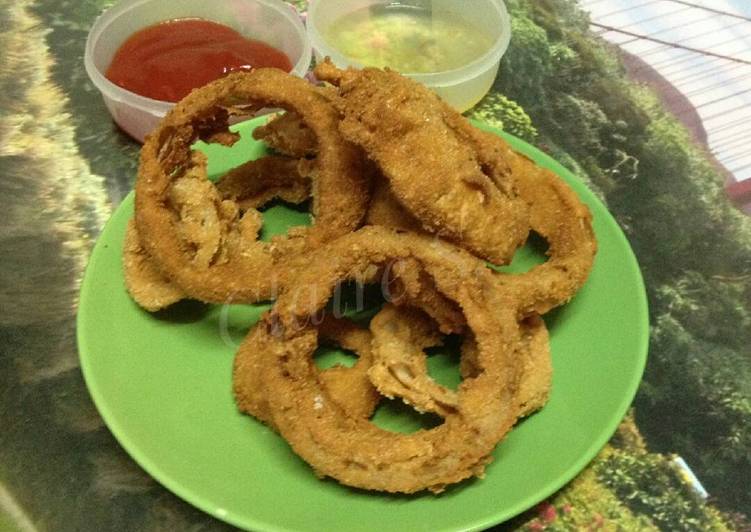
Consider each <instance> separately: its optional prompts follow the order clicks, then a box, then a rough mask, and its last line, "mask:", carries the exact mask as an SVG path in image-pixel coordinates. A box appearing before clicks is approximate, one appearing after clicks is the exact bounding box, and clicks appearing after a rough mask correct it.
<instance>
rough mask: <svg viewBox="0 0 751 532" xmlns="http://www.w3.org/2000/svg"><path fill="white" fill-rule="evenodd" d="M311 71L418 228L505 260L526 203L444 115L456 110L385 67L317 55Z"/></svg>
mask: <svg viewBox="0 0 751 532" xmlns="http://www.w3.org/2000/svg"><path fill="white" fill-rule="evenodd" d="M315 74H316V76H317V77H318V78H319V79H321V80H324V81H328V82H330V83H333V84H334V85H335V86H337V87H338V88H339V96H340V97H339V99H337V100H336V101H335V105H337V107H338V108H339V109H340V112H341V113H342V121H341V123H340V125H339V129H340V131H341V132H342V134H343V135H344V137H345V138H347V139H348V140H350V141H352V142H354V143H356V144H358V145H359V146H361V147H362V148H363V149H364V150H365V151H366V153H367V154H368V156H369V157H370V158H371V159H372V160H373V161H375V162H376V163H377V165H378V166H379V167H380V169H381V171H382V172H383V174H384V176H385V177H386V178H387V179H388V181H389V183H390V186H391V191H392V192H393V194H394V196H395V197H396V198H397V199H398V200H399V202H400V203H402V204H403V205H404V206H405V207H406V208H407V209H408V210H409V211H410V212H411V213H412V214H413V215H414V216H415V217H416V218H417V219H419V220H420V222H421V223H422V225H423V226H424V227H425V229H426V230H428V231H429V232H432V233H436V234H438V235H440V236H442V237H444V238H446V239H447V240H450V241H452V242H455V243H457V244H459V245H461V246H463V247H466V248H467V249H469V250H470V251H472V252H473V253H474V254H476V255H478V256H480V257H482V258H485V259H487V260H489V261H490V262H492V263H494V264H507V263H508V262H509V261H510V260H511V257H512V256H513V254H514V251H516V249H517V248H518V247H519V246H520V245H521V244H523V243H524V240H525V239H526V236H527V233H528V230H529V226H528V224H527V205H526V203H525V202H523V201H521V200H520V199H519V198H517V196H516V191H515V190H514V189H513V183H512V182H511V181H510V180H509V179H508V175H509V169H508V166H507V164H506V163H505V162H504V161H503V159H502V158H501V157H499V156H498V154H497V153H495V152H494V151H492V150H484V149H473V148H472V147H471V146H470V145H469V144H468V143H467V142H465V141H464V139H463V138H462V137H461V136H460V135H458V134H457V133H456V132H455V131H454V128H453V127H452V126H451V124H450V122H449V121H448V120H447V118H446V115H456V116H458V117H460V118H462V117H461V115H459V114H458V113H457V112H456V111H454V110H452V109H450V108H449V107H448V106H446V105H445V104H443V102H442V101H441V100H440V99H439V98H438V97H437V96H436V95H435V93H433V92H432V91H430V90H429V89H428V88H426V87H424V86H422V85H420V84H419V83H417V82H415V81H412V80H410V79H408V78H406V77H404V76H401V75H399V74H398V73H397V72H394V71H391V70H388V69H386V70H379V69H375V68H364V69H362V70H356V69H352V68H349V69H347V70H339V69H337V68H336V67H334V66H333V64H332V63H331V62H329V61H324V62H323V63H320V64H319V65H317V66H316V69H315ZM462 119H463V118H462Z"/></svg>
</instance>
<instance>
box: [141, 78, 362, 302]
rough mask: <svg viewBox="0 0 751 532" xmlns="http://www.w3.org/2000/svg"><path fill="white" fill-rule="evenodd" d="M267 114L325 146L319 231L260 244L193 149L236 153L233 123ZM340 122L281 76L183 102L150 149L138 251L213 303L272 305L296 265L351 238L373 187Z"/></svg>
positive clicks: (316, 188)
mask: <svg viewBox="0 0 751 532" xmlns="http://www.w3.org/2000/svg"><path fill="white" fill-rule="evenodd" d="M267 106H274V107H282V108H287V109H290V110H293V111H295V112H297V113H298V114H299V115H300V116H301V118H302V119H303V121H304V122H305V124H306V125H307V126H308V127H309V128H310V129H311V130H312V131H313V132H314V134H315V136H316V139H317V140H318V156H317V157H316V159H315V161H314V163H313V164H312V168H311V172H310V174H311V175H310V177H311V181H312V183H313V186H312V193H313V204H312V214H313V218H314V224H313V225H312V226H311V227H309V228H300V229H297V230H295V231H294V233H293V234H290V235H288V236H287V237H283V238H276V239H273V240H272V241H271V242H259V241H257V240H256V235H255V234H253V231H244V228H243V224H242V218H243V216H245V215H246V214H243V213H240V212H239V208H238V205H237V204H236V202H233V201H230V200H222V198H221V196H220V195H219V193H218V191H217V190H216V188H215V187H214V186H213V185H212V184H211V183H209V182H208V181H207V180H206V163H205V159H204V158H202V157H201V156H200V155H198V154H196V152H191V149H190V147H191V145H192V144H193V142H194V141H196V140H198V139H199V138H200V139H208V140H212V139H214V140H216V139H218V140H220V141H221V142H225V143H231V142H232V140H233V136H232V135H233V134H231V133H228V132H227V120H228V118H229V117H230V116H235V115H244V114H247V113H248V112H249V111H251V110H253V109H256V108H259V107H267ZM337 119H338V117H337V113H336V111H335V110H334V109H333V108H332V106H331V105H330V103H329V101H328V99H327V98H326V97H324V96H323V95H321V94H320V93H319V91H318V90H317V89H315V87H313V86H312V85H310V84H309V83H308V82H307V81H304V80H302V79H299V78H294V77H292V76H290V75H288V74H285V73H283V72H281V71H278V70H274V69H257V70H254V71H252V72H250V73H247V72H237V73H233V74H230V75H228V76H226V77H224V78H221V79H220V80H217V81H216V82H213V83H210V84H208V85H206V86H204V87H202V88H200V89H197V90H195V91H193V92H192V93H191V94H190V95H189V96H188V97H186V98H185V99H184V100H182V101H181V102H179V103H178V104H177V105H176V106H175V107H174V108H173V109H172V110H171V111H170V113H168V115H167V116H166V117H165V118H164V120H163V121H162V122H161V124H160V126H159V127H158V128H157V129H156V130H155V131H154V132H153V133H152V134H151V135H149V136H148V138H147V139H146V142H145V143H144V145H143V148H142V150H141V164H140V167H139V176H138V180H137V182H136V224H137V227H138V231H139V235H140V238H141V243H142V245H143V247H144V248H145V249H146V250H147V252H148V253H149V254H150V255H151V256H153V257H154V259H155V260H156V261H157V263H158V264H159V266H160V269H161V271H163V272H164V273H165V274H166V275H167V276H169V278H170V281H171V282H173V283H174V284H175V285H177V286H178V287H179V288H180V289H181V290H183V291H184V292H185V293H186V294H187V295H188V296H190V297H191V298H194V299H199V300H202V301H206V302H226V301H230V300H231V301H236V302H255V301H259V300H263V299H267V298H269V297H272V296H273V294H274V293H275V291H276V290H278V287H279V286H280V285H281V284H283V283H284V281H285V279H286V277H287V275H288V264H290V263H292V262H293V260H294V257H295V256H296V255H299V254H300V253H304V252H308V251H310V250H311V249H315V248H316V247H318V246H320V245H321V244H322V243H324V242H327V241H329V240H332V239H333V238H335V237H337V236H339V235H342V234H345V233H348V232H350V231H352V230H354V229H355V228H356V227H357V226H358V225H359V224H360V222H361V220H362V217H363V216H364V212H365V207H366V205H367V183H366V182H365V179H364V177H363V173H362V171H361V166H362V158H361V154H360V151H359V150H358V149H357V148H356V147H354V146H352V145H351V144H349V143H348V142H346V141H344V140H343V139H342V137H341V136H340V134H339V133H338V129H337ZM251 225H254V224H251ZM194 231H195V232H194Z"/></svg>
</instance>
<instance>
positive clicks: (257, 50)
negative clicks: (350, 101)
mask: <svg viewBox="0 0 751 532" xmlns="http://www.w3.org/2000/svg"><path fill="white" fill-rule="evenodd" d="M259 67H276V68H280V69H282V70H284V71H286V72H289V71H290V70H292V63H291V62H290V60H289V57H287V56H286V55H285V54H284V53H282V52H280V51H279V50H277V49H276V48H273V47H271V46H269V45H268V44H265V43H262V42H260V41H255V40H253V39H248V38H247V37H243V36H242V35H241V34H240V33H238V32H237V31H235V30H233V29H232V28H230V27H228V26H224V25H223V24H218V23H216V22H211V21H209V20H201V19H175V20H168V21H165V22H161V23H159V24H155V25H154V26H149V27H147V28H144V29H142V30H140V31H137V32H136V33H134V34H133V35H131V36H130V37H129V38H128V39H127V40H126V41H125V42H124V43H123V44H122V46H120V48H119V49H118V50H117V52H116V53H115V57H113V58H112V64H110V66H109V68H108V69H107V74H106V76H107V79H109V80H110V81H111V82H113V83H115V84H116V85H119V86H120V87H122V88H124V89H127V90H129V91H131V92H135V93H136V94H140V95H141V96H146V97H148V98H153V99H155V100H162V101H166V102H177V101H178V100H180V99H182V98H183V97H184V96H186V95H187V94H188V93H189V92H190V91H191V90H192V89H195V88H196V87H200V86H201V85H205V84H206V83H208V82H210V81H213V80H215V79H218V78H220V77H222V76H223V75H225V74H226V73H228V72H232V71H234V70H250V69H251V68H259Z"/></svg>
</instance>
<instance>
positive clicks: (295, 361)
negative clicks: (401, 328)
mask: <svg viewBox="0 0 751 532" xmlns="http://www.w3.org/2000/svg"><path fill="white" fill-rule="evenodd" d="M313 258H314V261H313V263H314V264H315V268H310V269H308V270H301V271H300V272H298V274H297V276H296V278H295V281H294V283H292V284H290V285H288V286H287V287H286V288H285V290H284V291H283V292H282V294H280V297H279V299H278V300H277V303H276V305H275V306H274V308H273V309H272V311H271V313H270V314H269V315H267V316H266V317H265V318H264V320H263V322H262V323H260V324H259V325H258V326H256V328H255V329H254V331H253V333H252V334H251V335H249V336H248V338H247V340H246V341H245V342H244V343H243V345H242V346H241V348H240V351H239V353H238V357H244V356H247V355H246V353H249V352H257V351H259V350H261V351H262V352H263V355H262V356H260V357H259V358H260V359H261V362H260V365H261V367H260V368H258V369H259V371H260V372H261V374H263V376H264V377H263V386H265V388H266V396H267V399H268V401H269V406H270V412H271V416H272V418H273V424H274V425H275V426H276V427H277V428H278V429H279V432H280V433H281V434H282V435H283V436H284V437H285V439H287V441H288V442H289V443H290V444H291V446H292V448H293V449H294V451H295V452H296V453H298V454H299V455H300V456H302V457H303V458H304V459H305V460H306V461H307V462H308V463H309V464H311V466H312V467H313V468H314V469H315V470H316V471H317V473H318V474H319V475H324V476H334V477H335V478H337V479H338V480H339V481H340V482H342V483H344V484H347V485H351V486H357V487H362V488H367V489H377V490H384V491H392V492H406V493H412V492H416V491H421V490H424V489H429V490H432V491H441V490H443V489H444V487H445V486H446V485H447V484H451V483H455V482H458V481H460V480H462V479H465V478H468V477H471V476H476V475H480V474H482V471H483V469H484V467H485V465H486V464H487V463H488V462H489V461H490V459H491V457H490V453H491V451H492V450H493V448H494V447H495V445H496V444H497V443H498V441H499V440H500V439H501V438H502V437H503V436H504V435H505V434H506V432H507V431H508V430H509V429H510V428H511V426H512V425H513V423H514V421H515V420H516V412H515V409H514V408H513V405H514V404H515V396H516V390H517V387H518V380H519V373H520V372H519V367H518V364H517V362H516V360H517V357H516V356H515V353H516V349H517V348H516V346H517V345H518V343H519V329H518V326H517V322H516V319H515V309H514V305H513V301H512V300H509V299H507V298H506V296H505V295H504V294H503V293H502V292H501V291H500V290H498V289H497V288H496V287H495V284H494V283H493V281H492V274H490V272H488V271H487V269H486V268H485V267H484V266H483V264H482V263H481V262H480V261H478V260H477V259H476V258H474V257H471V256H470V255H467V254H465V253H463V252H461V251H460V250H457V249H456V248H454V247H453V246H449V245H447V244H441V243H436V242H435V241H434V240H432V239H428V238H425V237H420V236H416V235H411V234H398V233H395V232H393V231H390V230H388V229H385V228H380V227H366V228H364V229H361V230H359V231H357V232H355V233H352V234H349V235H346V236H344V237H341V238H340V239H338V240H337V241H336V242H333V243H331V244H330V245H327V246H325V247H324V248H321V249H320V250H318V252H316V253H315V254H314V257H313ZM402 259H414V260H416V261H418V262H419V264H420V266H421V267H422V268H425V270H426V272H427V273H428V274H429V275H430V277H431V278H432V279H433V280H434V282H435V284H436V288H437V289H438V290H439V291H440V292H441V293H443V294H445V295H446V297H448V298H450V299H452V300H454V301H456V302H457V303H458V304H460V306H461V308H462V309H463V311H464V313H465V315H466V318H467V323H468V327H469V328H470V329H471V330H472V332H473V333H474V335H475V338H476V339H477V345H478V356H477V360H476V363H477V366H478V368H479V369H480V370H481V375H479V376H478V377H477V378H475V379H472V380H471V381H465V382H464V383H463V384H462V385H461V386H460V389H459V392H458V397H459V399H458V405H457V413H456V414H452V415H449V416H447V417H446V419H445V421H444V423H443V424H442V425H440V426H439V427H436V428H434V429H430V430H426V431H419V432H416V433H413V434H397V433H392V432H388V431H385V430H383V429H380V428H378V427H376V426H375V425H373V424H371V423H370V422H368V421H367V420H364V419H362V418H356V417H353V416H351V415H348V414H347V412H345V411H344V410H343V409H342V408H341V407H340V406H338V405H337V404H336V402H335V401H333V400H332V398H331V397H330V395H328V393H327V391H326V389H325V387H324V386H322V382H321V378H320V377H319V376H318V375H317V371H316V369H315V366H314V365H313V362H312V359H311V355H312V353H313V352H314V350H315V348H316V345H317V333H316V330H315V326H314V325H313V324H312V323H311V321H310V318H311V316H314V315H316V313H317V312H318V311H319V310H320V309H321V308H323V305H324V304H325V302H326V301H327V300H328V298H329V297H330V296H331V293H332V292H333V290H334V288H335V286H336V284H337V283H338V282H340V281H342V280H344V279H347V278H353V277H355V276H357V274H358V272H363V271H366V270H367V269H368V268H370V267H372V266H376V267H378V268H383V267H384V266H385V264H386V263H388V261H392V260H402Z"/></svg>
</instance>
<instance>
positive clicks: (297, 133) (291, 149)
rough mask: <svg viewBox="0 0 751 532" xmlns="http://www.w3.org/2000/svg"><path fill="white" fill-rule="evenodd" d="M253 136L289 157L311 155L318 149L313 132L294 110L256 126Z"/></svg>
mask: <svg viewBox="0 0 751 532" xmlns="http://www.w3.org/2000/svg"><path fill="white" fill-rule="evenodd" d="M253 138H254V139H256V140H261V141H263V142H265V143H266V144H267V145H269V146H271V147H272V148H273V149H274V150H276V151H278V152H279V153H282V154H284V155H289V156H290V157H312V156H315V155H316V152H317V151H318V142H317V141H316V137H315V134H314V133H313V131H312V130H311V129H310V128H309V127H307V126H306V125H305V123H304V122H303V121H302V118H301V117H300V115H299V114H297V113H294V112H286V113H284V114H280V115H277V116H275V117H274V118H272V119H271V121H270V122H268V123H267V124H264V125H262V126H259V127H257V128H256V129H255V130H254V131H253Z"/></svg>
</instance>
